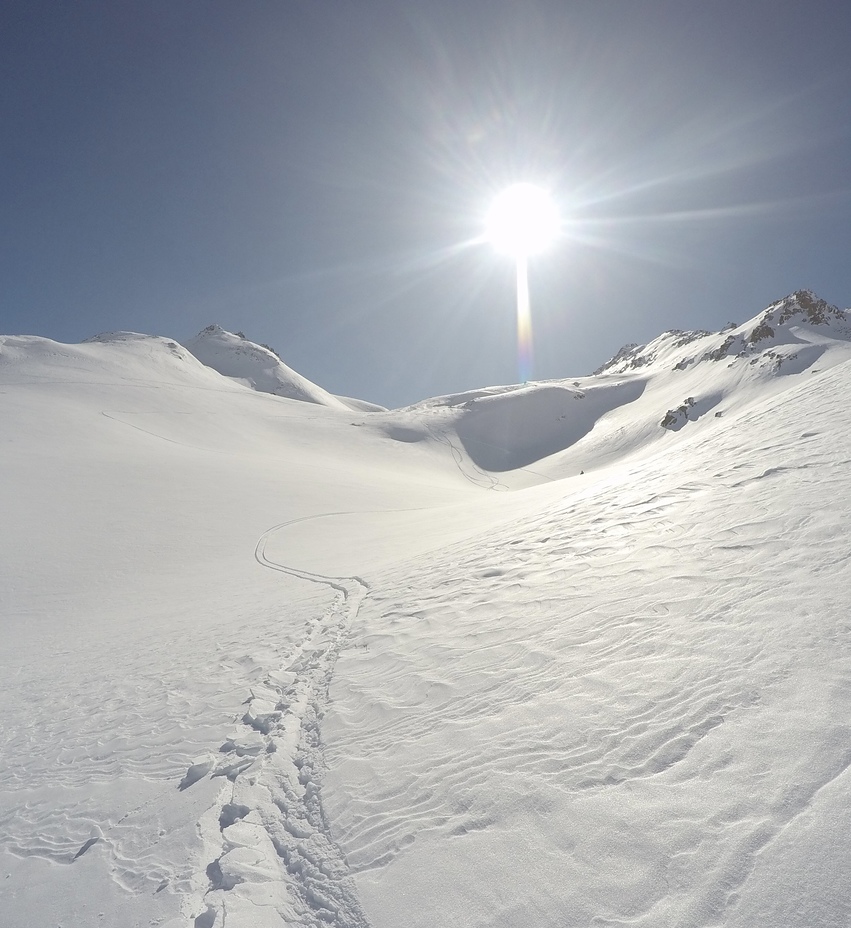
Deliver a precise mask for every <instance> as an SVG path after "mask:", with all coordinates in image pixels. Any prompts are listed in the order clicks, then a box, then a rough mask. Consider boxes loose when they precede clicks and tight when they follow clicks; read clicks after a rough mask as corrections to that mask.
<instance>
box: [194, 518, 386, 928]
mask: <svg viewBox="0 0 851 928" xmlns="http://www.w3.org/2000/svg"><path fill="white" fill-rule="evenodd" d="M323 515H332V514H331V513H325V514H323ZM307 518H308V519H309V518H316V517H315V516H312V517H307ZM301 521H306V520H305V519H296V520H292V521H290V522H285V523H281V524H279V525H276V526H273V527H272V528H270V529H269V530H268V531H267V532H265V533H264V534H263V535H262V536H261V538H260V540H259V541H258V542H257V546H256V548H255V552H254V556H255V559H256V560H257V562H258V563H259V564H261V565H262V566H263V567H267V568H269V569H271V570H277V571H280V572H282V573H285V574H288V575H289V576H292V577H298V578H300V579H303V580H307V581H309V582H311V583H316V584H322V585H325V586H327V587H330V588H331V589H333V590H334V591H335V592H336V594H337V595H336V597H335V599H334V602H333V603H332V604H331V605H330V606H329V607H328V608H327V609H326V611H325V612H324V614H322V615H320V616H317V617H315V618H313V619H312V620H311V621H310V622H309V623H308V624H307V626H306V627H305V631H304V634H303V636H302V638H301V640H300V641H299V642H298V643H296V644H295V645H294V647H293V648H292V649H291V650H290V652H289V653H288V654H287V656H286V658H285V659H284V661H283V662H282V664H281V665H280V667H278V668H277V669H275V670H272V671H270V672H269V673H268V674H267V675H266V677H265V679H264V680H263V682H262V683H261V684H260V685H253V686H252V687H251V689H250V694H249V696H248V698H247V699H246V700H245V703H244V705H245V714H244V715H243V716H242V719H241V721H240V722H239V723H238V724H237V726H236V729H235V731H234V732H233V734H232V735H231V737H230V738H228V739H227V740H226V741H225V742H224V743H223V744H222V745H221V746H220V747H219V749H218V752H217V753H212V752H211V753H210V754H209V755H207V756H206V757H201V758H198V759H196V762H195V763H194V764H192V765H191V766H190V767H189V769H188V770H187V772H186V774H185V776H184V777H183V780H182V781H181V782H180V784H179V785H178V788H179V789H181V790H183V789H189V788H191V787H192V786H193V785H194V784H195V783H197V782H198V781H199V780H201V779H203V778H205V777H208V776H209V777H210V778H213V779H215V778H221V781H222V789H221V791H220V793H219V796H218V798H217V801H216V803H215V804H214V805H213V807H212V808H210V809H209V810H208V811H207V812H206V813H205V814H204V815H203V816H202V818H201V820H200V822H199V829H200V833H201V838H202V841H203V846H204V852H205V855H206V857H205V859H206V865H205V867H204V870H203V872H199V873H198V874H197V875H196V879H195V881H194V885H193V893H192V895H191V897H190V898H189V899H188V906H189V909H188V911H187V912H186V914H188V915H189V919H190V924H192V925H193V926H194V928H225V926H227V928H243V926H244V928H282V926H289V928H296V926H298V928H319V926H324V928H328V926H333V928H368V926H369V923H368V921H367V919H366V917H365V915H364V913H363V911H362V910H361V907H360V905H359V903H358V900H357V897H356V894H355V890H354V883H353V880H352V878H351V876H350V874H349V867H348V864H347V862H346V860H345V857H344V855H343V853H342V851H341V850H340V848H339V847H338V846H337V845H336V844H335V843H334V841H333V839H332V838H331V835H330V828H329V825H328V822H327V821H326V818H325V814H324V812H323V808H322V801H321V780H322V772H323V768H324V760H323V745H322V739H321V735H320V731H319V724H320V721H321V719H322V716H323V714H324V709H325V704H326V702H327V698H328V688H329V685H330V682H331V677H332V675H333V671H334V665H335V663H336V660H337V656H338V655H339V653H340V650H341V649H342V648H343V647H344V646H345V643H346V640H347V638H348V635H349V630H350V628H351V624H352V621H353V620H354V618H355V616H356V615H357V613H358V610H359V608H360V605H361V603H362V601H363V600H364V598H365V597H366V596H367V594H368V592H369V588H368V585H367V584H366V583H365V582H364V581H363V580H362V579H361V578H359V577H328V576H325V575H323V574H318V573H312V572H310V571H305V570H299V569H297V568H294V567H287V566H286V565H284V564H279V563H276V562H275V561H272V560H270V559H269V558H268V557H267V555H266V545H267V542H268V540H269V539H270V538H271V537H272V536H273V535H274V534H275V533H277V532H279V531H280V530H281V529H283V528H285V527H287V526H290V525H293V524H294V523H296V522H301Z"/></svg>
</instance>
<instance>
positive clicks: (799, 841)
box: [0, 291, 851, 928]
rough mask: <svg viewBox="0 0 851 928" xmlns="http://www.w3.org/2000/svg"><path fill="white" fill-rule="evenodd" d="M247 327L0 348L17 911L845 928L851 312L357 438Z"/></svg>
mask: <svg viewBox="0 0 851 928" xmlns="http://www.w3.org/2000/svg"><path fill="white" fill-rule="evenodd" d="M769 330H770V331H769ZM203 334H204V333H202V335H203ZM225 334H226V333H221V334H219V333H218V332H212V333H209V335H210V338H209V339H208V341H209V343H210V344H209V345H208V346H207V347H208V348H210V353H209V355H208V356H207V357H204V353H203V350H202V351H201V353H200V354H199V357H200V359H201V360H199V359H198V358H196V356H195V355H194V354H193V353H190V352H189V351H187V350H186V349H184V348H182V347H181V346H180V345H178V344H177V343H175V342H173V341H171V340H169V339H165V338H157V337H152V336H144V335H135V334H131V333H119V334H111V335H108V336H99V337H98V338H96V339H93V340H92V341H90V342H87V343H84V344H83V345H61V344H57V343H55V342H51V341H49V340H47V339H41V338H34V337H25V336H19V337H0V526H2V528H1V529H0V622H2V626H0V627H2V630H3V636H2V639H0V713H2V715H1V716H0V717H2V719H3V725H2V729H0V739H2V740H0V744H2V750H0V757H2V761H0V764H2V769H0V776H1V777H2V783H3V789H2V791H0V832H2V836H3V837H2V839H0V865H2V874H0V924H3V925H6V924H9V925H15V926H18V925H27V926H28V925H66V926H67V925H74V926H81V928H91V926H99V928H101V926H103V925H105V924H109V925H145V926H148V925H158V926H160V928H177V926H194V928H223V926H227V928H239V926H250V928H271V926H290V928H292V926H310V928H317V926H320V925H332V926H337V928H366V926H371V928H398V926H399V925H406V926H411V928H433V926H436V925H455V926H465V928H473V926H476V928H479V926H481V928H484V926H486V925H487V926H489V928H492V926H493V928H509V926H510V928H515V926H524V928H526V926H528V925H530V924H543V925H553V926H556V925H558V926H561V925H589V926H590V925H599V926H603V925H609V926H614V925H621V926H623V925H627V924H628V925H633V926H641V928H650V926H652V928H662V926H675V925H676V926H679V925H690V926H711V925H718V924H724V925H727V926H734V928H738V926H741V928H776V926H780V925H782V926H784V928H827V926H831V928H833V926H836V925H841V924H845V922H846V921H847V919H848V915H849V912H851V893H849V891H848V889H847V887H846V883H847V880H846V879H845V875H846V873H847V871H848V869H849V865H851V852H849V850H848V843H847V840H846V834H847V829H848V826H849V825H851V821H850V820H849V819H851V813H849V809H851V777H850V776H849V766H851V723H850V722H849V719H851V674H849V667H851V624H849V620H848V616H849V614H851V586H849V583H848V577H849V576H851V573H849V567H851V564H849V562H851V544H849V541H848V536H847V532H846V529H845V526H846V523H847V520H848V517H849V510H851V489H849V487H851V453H849V449H851V414H849V411H848V404H847V401H846V400H847V392H848V388H849V383H851V341H849V330H848V321H847V316H846V314H845V313H841V312H839V311H838V310H836V309H834V308H832V307H828V306H826V304H822V303H821V302H820V301H818V299H817V298H816V297H815V296H814V295H812V294H810V293H808V292H805V291H802V292H799V293H797V294H793V295H792V296H790V297H788V298H787V299H786V300H783V301H780V302H779V303H777V304H774V305H773V306H772V307H769V308H768V309H767V310H766V311H765V312H764V313H762V314H760V315H759V316H757V317H754V318H753V319H752V320H751V321H750V322H748V323H747V324H745V325H743V326H734V327H731V328H730V329H729V330H727V331H725V332H722V333H718V334H716V335H708V334H705V333H667V334H666V335H663V336H661V337H660V338H659V339H656V340H654V341H653V342H651V343H650V344H649V345H646V346H642V347H641V348H637V347H635V346H633V347H631V348H629V349H628V350H627V351H625V352H622V353H621V354H620V356H619V357H618V358H616V359H614V360H613V361H612V362H610V363H609V364H607V365H604V367H603V368H602V369H601V370H600V371H599V372H598V373H597V374H595V375H592V376H588V377H581V378H578V379H576V378H574V379H570V380H565V381H554V382H548V383H542V384H528V385H524V386H509V387H494V388H488V389H484V390H479V391H473V392H470V393H466V394H463V395H456V396H449V397H440V398H437V399H434V400H429V401H426V402H424V403H421V404H417V405H416V406H413V407H409V408H407V409H404V410H394V411H391V412H370V413H369V414H368V415H366V414H365V413H364V410H363V409H362V408H361V409H358V408H356V407H357V406H358V404H357V403H356V402H354V403H353V405H348V404H343V403H334V402H328V401H327V400H325V399H324V398H323V395H322V394H323V393H324V391H321V392H320V393H315V394H310V395H311V397H312V399H313V401H312V402H303V401H295V400H294V398H292V397H287V396H281V395H279V394H277V393H276V390H275V384H276V383H280V382H281V381H279V380H277V379H276V378H278V377H283V378H284V380H283V382H284V383H289V384H292V383H293V381H289V380H287V376H289V375H286V376H285V374H282V373H281V371H280V369H278V368H276V367H275V366H274V365H271V362H269V363H270V365H271V366H270V367H268V368H267V367H264V365H265V364H266V361H265V360H264V359H263V358H262V357H261V358H259V362H258V363H257V364H256V366H255V360H257V356H255V355H253V354H252V349H250V348H249V347H247V346H246V345H242V344H240V342H241V341H244V340H240V339H239V338H238V337H237V336H228V337H226V338H225V337H223V336H224V335H225ZM231 339H237V342H233V341H231ZM247 345H248V346H250V343H247ZM215 346H218V347H217V348H216V350H215V351H214V350H213V347H215ZM196 347H197V346H196ZM243 348H246V350H247V352H248V354H250V355H251V356H252V358H253V360H246V358H247V355H243V354H240V353H239V351H238V349H239V350H241V349H243ZM193 350H194V349H193ZM234 352H236V353H234ZM222 357H224V358H226V359H229V360H228V361H227V363H220V361H221V358H222ZM216 358H218V360H216ZM234 358H236V361H234ZM211 359H213V360H215V362H216V363H215V364H213V365H212V366H211V365H210V360H211ZM201 361H204V363H201ZM231 362H233V365H232V366H229V365H230V364H231ZM237 362H238V363H237ZM213 367H216V368H217V369H213ZM288 370H289V369H285V371H288ZM258 371H272V373H271V374H268V376H267V375H266V374H263V375H262V376H261V374H258ZM295 376H296V377H297V376H298V375H295ZM246 386H253V387H254V389H246ZM270 386H271V389H269V387H270ZM309 386H311V387H312V386H313V385H309ZM315 389H316V390H317V391H318V390H319V388H318V387H316V388H315ZM308 392H309V391H308ZM324 396H325V397H330V394H324ZM300 398H301V399H303V398H304V397H303V396H302V397H300ZM330 399H331V400H333V399H334V398H333V397H330ZM583 471H584V473H583ZM508 489H515V490H516V492H493V491H500V490H502V491H505V490H508Z"/></svg>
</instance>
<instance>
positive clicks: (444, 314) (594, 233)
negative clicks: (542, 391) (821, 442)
mask: <svg viewBox="0 0 851 928" xmlns="http://www.w3.org/2000/svg"><path fill="white" fill-rule="evenodd" d="M849 48H851V3H849V2H848V0H835V2H824V0H808V2H803V0H802V2H785V3H784V2H782V0H746V2H743V0H705V2H683V0H583V2H571V0H552V2H545V0H527V2H522V3H521V2H516V0H505V2H503V0H428V2H423V0H250V2H237V0H137V2H127V0H103V2H93V0H73V2H72V0H49V2H41V0H6V2H5V3H4V4H3V8H2V12H0V69H2V101H1V103H0V105H2V111H0V126H2V131H0V152H2V170H0V236H2V246H0V248H1V250H0V332H2V333H4V334H37V335H44V336H48V337H50V338H54V339H57V340H60V341H80V340H82V339H84V338H86V337H88V336H90V335H93V334H96V333H98V332H101V331H106V330H116V329H131V330H135V331H139V332H147V333H150V334H160V335H169V336H172V337H175V338H177V339H185V338H188V337H191V336H192V335H194V334H195V333H196V332H197V331H198V330H199V329H200V328H202V327H203V326H205V325H207V324H208V323H210V322H217V323H219V324H220V325H222V326H224V327H225V328H228V329H230V330H232V331H233V330H242V331H243V332H245V334H246V335H247V336H248V337H249V338H252V339H253V340H255V341H260V342H267V343H269V344H270V345H272V346H273V347H274V348H276V349H277V350H278V351H279V353H280V354H281V355H282V356H283V357H284V359H285V360H286V361H287V363H288V364H290V365H291V366H292V367H294V368H296V369H297V370H298V371H300V372H301V373H302V374H304V375H305V376H307V377H309V378H310V379H312V380H314V381H316V382H317V383H319V384H320V385H321V386H323V387H325V388H326V389H329V390H332V391H333V392H337V393H343V394H348V395H354V396H358V397H361V398H363V399H368V400H372V401H374V402H378V403H383V404H385V405H399V404H402V403H407V402H413V401H415V400H417V399H422V398H425V397H427V396H432V395H436V394H440V393H448V392H452V391H456V390H462V389H467V388H473V387H477V386H484V385H488V384H494V383H506V382H509V383H510V382H513V381H514V380H516V378H517V373H516V371H517V368H516V360H515V344H514V342H515V338H514V303H513V300H514V297H513V289H512V287H513V283H512V281H513V278H512V273H513V272H512V268H511V266H510V262H508V261H506V259H505V258H500V257H498V256H496V255H494V254H493V253H492V251H491V249H490V248H488V247H487V246H485V245H475V244H471V242H472V240H473V239H475V237H476V236H477V235H479V233H480V224H481V217H482V215H483V213H484V211H485V210H486V209H487V206H488V202H489V200H490V197H491V196H492V194H493V193H494V192H495V191H497V190H498V189H499V188H500V187H501V186H503V185H504V184H507V183H509V182H512V181H516V180H529V181H536V182H538V183H542V184H544V185H546V186H548V187H550V188H551V189H552V191H553V193H554V194H555V196H556V197H557V198H558V200H559V204H560V206H561V209H562V212H563V214H564V215H565V217H566V219H567V221H566V226H565V234H564V236H563V237H562V239H561V241H560V243H559V245H558V246H557V247H556V248H555V249H554V250H553V251H552V252H551V253H549V254H548V255H546V256H543V257H540V258H538V259H536V260H535V261H534V262H533V266H532V268H531V286H532V312H533V320H534V322H533V325H534V337H535V353H536V369H535V376H536V377H537V378H540V379H543V378H551V377H570V376H576V375H579V374H584V373H588V372H590V371H591V370H593V369H594V368H595V367H597V366H598V365H599V364H601V363H602V362H603V361H604V360H606V359H607V358H608V357H610V356H611V355H612V354H613V353H614V352H615V351H616V350H617V349H618V348H619V347H620V345H621V344H623V343H624V342H627V341H636V342H641V341H646V340H648V339H650V338H652V337H654V336H655V335H657V334H659V333H660V332H661V331H663V330H664V329H668V328H674V327H676V328H708V329H717V328H720V327H721V326H723V325H724V324H725V323H726V322H728V321H731V320H732V321H742V320H743V319H744V318H745V317H746V316H749V315H752V314H755V313H756V312H758V311H759V310H760V309H762V308H763V307H764V306H765V305H767V304H768V303H769V302H770V301H772V300H773V299H776V298H779V297H782V296H784V295H785V294H786V293H788V292H789V291H791V290H794V289H798V288H800V287H809V288H811V289H814V290H815V291H816V292H818V293H819V294H820V295H821V296H823V297H824V298H825V299H827V300H828V301H830V302H832V303H835V304H838V305H840V306H842V307H846V306H848V305H849V304H851V260H849V259H850V258H851V254H849V245H851V55H849Z"/></svg>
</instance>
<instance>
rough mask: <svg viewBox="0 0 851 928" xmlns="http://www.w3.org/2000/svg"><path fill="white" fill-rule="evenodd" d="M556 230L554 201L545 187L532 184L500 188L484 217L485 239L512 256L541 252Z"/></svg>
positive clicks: (556, 232) (555, 233)
mask: <svg viewBox="0 0 851 928" xmlns="http://www.w3.org/2000/svg"><path fill="white" fill-rule="evenodd" d="M558 229H559V216H558V210H557V209H556V207H555V204H554V203H553V201H552V200H551V199H550V195H549V194H548V193H547V191H546V190H543V189H541V188H540V187H536V186H535V185H534V184H513V185H512V186H511V187H508V188H506V189H505V190H503V191H502V193H501V194H499V196H498V197H497V198H496V199H495V200H494V202H493V205H492V206H491V208H490V210H489V212H488V214H487V216H486V218H485V237H486V238H487V240H488V241H489V242H490V243H491V244H492V245H493V246H494V248H496V249H497V250H498V251H502V252H504V253H506V254H509V255H512V256H513V257H515V258H523V257H526V256H527V255H531V254H534V253H535V252H538V251H543V249H545V248H546V247H547V246H548V245H549V244H550V243H551V242H552V241H553V239H554V238H555V237H556V235H557V234H558Z"/></svg>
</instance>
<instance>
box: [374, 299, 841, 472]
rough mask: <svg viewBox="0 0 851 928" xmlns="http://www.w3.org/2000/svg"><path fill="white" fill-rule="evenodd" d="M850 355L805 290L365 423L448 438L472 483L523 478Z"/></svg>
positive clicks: (636, 445) (707, 421)
mask: <svg viewBox="0 0 851 928" xmlns="http://www.w3.org/2000/svg"><path fill="white" fill-rule="evenodd" d="M849 358H851V322H849V319H848V315H847V314H846V313H844V312H842V311H841V310H839V309H837V308H836V307H835V306H831V305H829V304H828V303H826V302H825V301H824V300H820V299H819V298H818V297H817V296H815V294H813V293H812V292H810V291H808V290H800V291H797V292H795V293H793V294H790V295H789V296H788V297H785V298H784V299H782V300H778V301H777V302H776V303H773V304H771V306H769V307H768V308H767V309H766V310H764V311H763V312H762V313H759V314H758V315H756V316H754V317H753V318H751V319H750V320H749V321H748V322H746V323H744V324H742V325H737V324H735V323H731V324H730V325H728V326H726V327H725V328H724V329H723V330H722V331H721V332H718V333H715V334H712V333H709V332H684V331H679V330H675V331H671V332H665V333H663V334H662V335H660V336H658V337H657V338H655V339H654V340H653V341H651V342H649V343H648V344H646V345H627V346H625V347H624V348H623V349H621V351H619V352H618V354H617V355H616V356H615V357H614V358H612V360H611V361H609V362H608V363H606V364H604V365H603V366H602V367H600V368H599V369H598V370H597V371H595V372H594V374H592V375H591V376H588V377H580V378H579V379H571V380H551V381H545V382H537V383H528V384H513V385H508V386H497V387H489V388H485V389H479V390H471V391H468V392H466V393H458V394H451V395H448V396H440V397H435V398H433V399H430V400H425V401H423V402H421V403H417V404H414V405H413V406H410V407H407V408H406V409H401V410H393V411H391V412H389V413H386V414H384V415H378V416H376V417H374V418H372V419H371V421H370V423H369V424H370V425H371V426H372V427H374V428H376V429H379V430H380V431H381V432H383V434H385V435H387V436H389V437H390V438H394V439H396V440H397V441H401V442H407V443H413V442H420V441H426V440H431V441H439V442H442V443H444V444H445V445H448V446H450V447H452V448H453V449H454V453H456V454H457V455H458V456H459V460H463V459H465V458H466V459H468V463H469V465H470V470H469V474H468V476H469V479H471V480H472V481H473V482H475V483H479V484H481V485H483V486H487V485H490V483H491V482H493V481H494V480H496V481H497V483H498V484H499V485H500V486H501V487H508V486H511V487H512V488H516V487H517V486H518V483H517V480H521V485H522V481H523V480H526V479H530V480H533V481H539V480H540V479H541V477H542V476H545V477H546V478H547V479H553V477H561V476H565V475H567V474H574V475H576V474H580V473H582V472H583V471H585V470H586V469H588V468H590V467H597V466H599V465H600V462H601V461H603V460H605V461H607V462H609V463H610V462H611V461H612V460H614V459H616V458H621V457H623V456H624V455H628V454H632V453H633V452H635V451H636V450H638V449H642V452H646V451H649V450H650V449H651V448H653V447H655V446H656V445H657V444H658V443H659V442H663V441H666V440H669V439H671V433H674V432H679V431H680V430H681V429H683V428H684V427H685V426H687V425H689V426H690V428H689V434H690V433H691V432H692V431H693V430H694V424H695V423H697V422H698V421H700V422H701V424H700V426H699V428H701V429H702V428H705V427H708V426H710V425H711V423H712V421H713V420H715V419H719V418H721V417H722V416H730V415H740V414H743V413H744V412H745V410H746V409H748V408H749V407H750V406H751V405H753V404H754V403H758V402H760V401H761V400H762V399H763V398H764V397H766V396H767V395H769V394H771V393H774V392H776V391H777V390H778V389H780V390H785V389H788V388H790V387H793V386H794V385H795V384H796V382H797V381H796V379H795V376H794V375H802V374H805V373H810V372H812V373H815V372H818V371H819V370H823V369H826V368H828V367H831V366H833V365H835V364H838V363H841V362H843V361H846V360H849ZM778 378H779V379H778ZM710 412H711V413H712V415H711V416H707V414H708V413H710ZM701 420H702V421H701ZM531 465H534V467H532V466H531ZM521 471H522V472H523V473H522V474H521V473H520V472H521ZM509 472H514V473H513V474H512V476H511V477H509V476H508V474H509ZM495 474H499V475H505V476H500V477H498V478H497V477H495V476H494V475H495Z"/></svg>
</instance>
